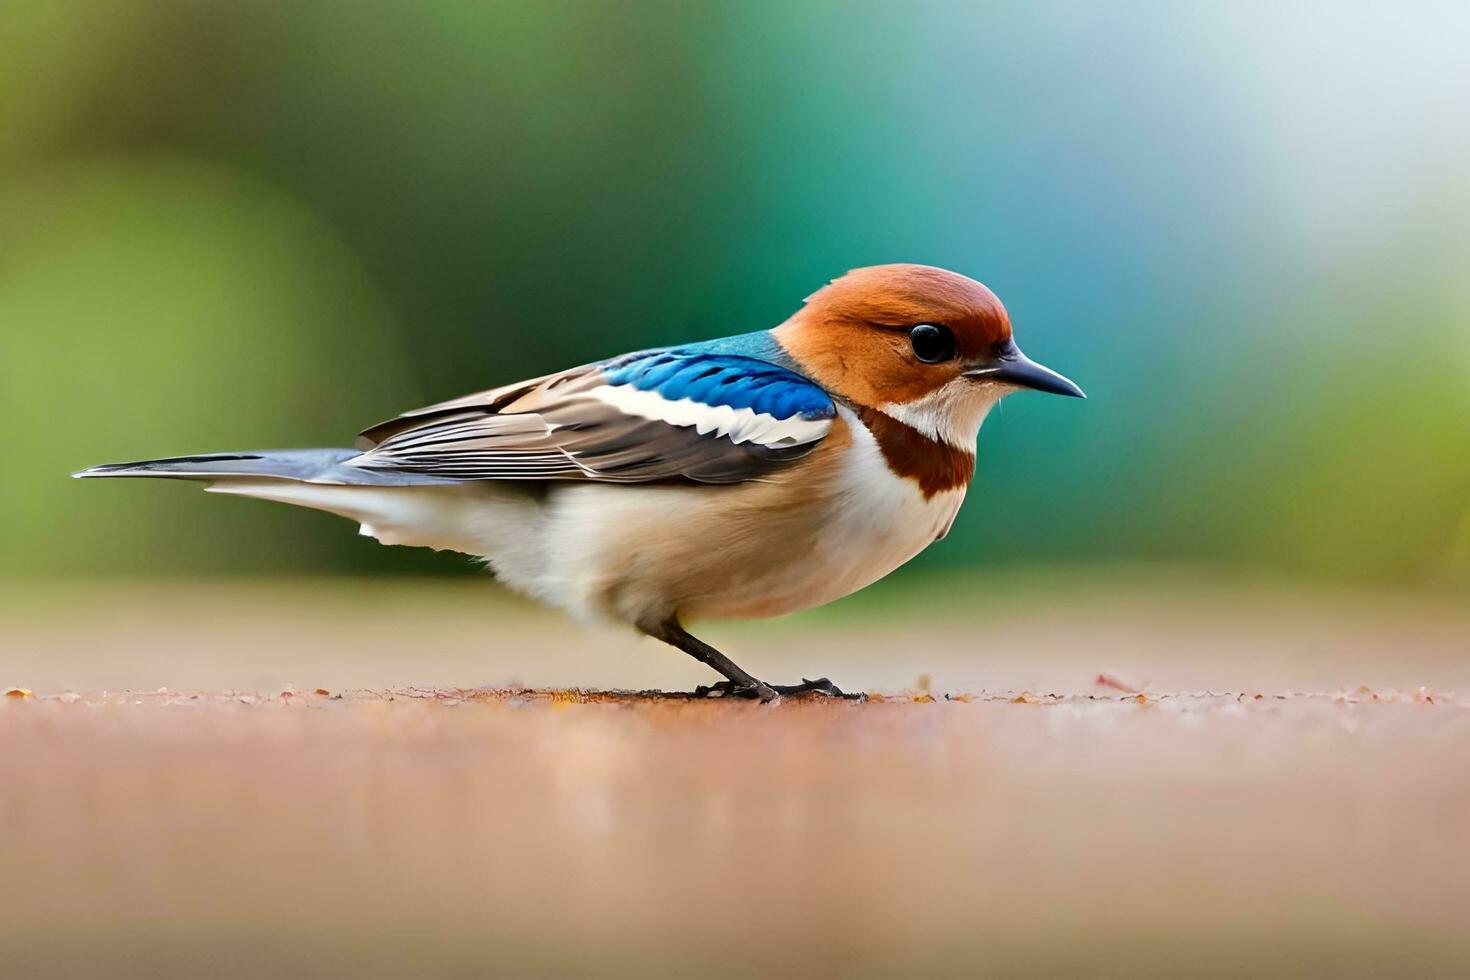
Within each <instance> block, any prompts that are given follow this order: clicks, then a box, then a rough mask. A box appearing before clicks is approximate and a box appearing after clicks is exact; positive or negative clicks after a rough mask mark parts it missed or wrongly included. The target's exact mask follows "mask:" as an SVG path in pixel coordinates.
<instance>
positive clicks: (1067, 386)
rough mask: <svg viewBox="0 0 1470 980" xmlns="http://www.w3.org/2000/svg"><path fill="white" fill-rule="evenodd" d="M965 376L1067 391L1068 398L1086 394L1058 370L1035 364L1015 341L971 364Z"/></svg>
mask: <svg viewBox="0 0 1470 980" xmlns="http://www.w3.org/2000/svg"><path fill="white" fill-rule="evenodd" d="M965 377H967V378H974V379H976V380H977V381H998V382H1000V383H1001V384H1008V385H1015V386H1016V387H1018V388H1030V389H1031V390H1033V391H1045V392H1050V393H1051V394H1053V395H1066V396H1067V397H1068V398H1086V397H1087V395H1085V394H1084V393H1083V391H1082V389H1081V388H1079V387H1077V386H1076V385H1075V384H1073V383H1072V382H1071V380H1069V379H1067V378H1064V377H1063V376H1062V375H1060V374H1057V373H1056V372H1055V371H1053V370H1052V369H1051V368H1049V367H1044V366H1042V365H1040V364H1037V363H1036V362H1035V361H1033V360H1031V358H1029V357H1027V356H1026V355H1025V354H1022V353H1021V351H1020V348H1018V347H1016V345H1014V344H1012V345H1010V346H1009V347H1007V348H1006V349H1005V350H1003V351H1000V352H999V353H997V354H996V355H995V356H994V357H991V358H989V359H988V360H986V361H985V362H983V363H981V364H976V365H975V366H974V367H972V368H970V369H969V370H968V371H966V372H965Z"/></svg>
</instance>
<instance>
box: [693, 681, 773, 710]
mask: <svg viewBox="0 0 1470 980" xmlns="http://www.w3.org/2000/svg"><path fill="white" fill-rule="evenodd" d="M694 696H695V697H697V698H744V699H746V700H748V701H759V702H760V703H761V704H766V703H767V702H770V701H774V700H776V698H777V697H779V695H778V694H777V693H776V690H775V689H774V688H772V687H771V685H769V684H765V683H762V682H761V681H755V682H754V683H747V682H743V681H742V682H739V683H737V682H735V681H720V682H719V683H717V684H701V685H699V686H698V687H696V688H695V689H694Z"/></svg>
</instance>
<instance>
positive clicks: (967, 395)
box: [75, 264, 1086, 701]
mask: <svg viewBox="0 0 1470 980" xmlns="http://www.w3.org/2000/svg"><path fill="white" fill-rule="evenodd" d="M1023 388H1029V389H1033V390H1036V391H1045V392H1051V393H1053V394H1058V395H1069V396H1072V397H1076V398H1083V397H1086V396H1085V395H1083V393H1082V389H1080V388H1078V387H1077V385H1075V384H1073V383H1072V382H1071V381H1069V380H1067V379H1066V378H1065V377H1063V376H1062V375H1060V374H1057V373H1056V372H1055V371H1052V370H1050V369H1049V368H1045V367H1042V366H1041V365H1040V364H1037V363H1036V362H1034V361H1032V360H1030V359H1029V358H1027V357H1026V356H1025V355H1024V354H1022V353H1021V351H1020V349H1019V348H1017V347H1016V344H1015V341H1014V339H1013V338H1012V336H1011V323H1010V318H1009V316H1008V315H1007V313H1006V310H1005V307H1004V306H1002V305H1001V302H1000V300H999V299H998V298H996V296H995V294H994V293H992V292H991V291H990V290H989V289H987V288H986V287H985V286H983V285H981V284H980V283H978V282H976V281H975V280H973V279H970V278H967V277H965V276H962V275H959V274H957V273H954V272H949V271H946V270H944V269H938V268H934V267H931V266H923V265H908V264H900V265H879V266H872V267H869V268H864V269H855V270H853V271H851V272H849V273H847V274H846V275H845V276H842V277H840V278H838V279H835V280H833V281H832V282H831V283H830V284H828V285H827V286H825V287H823V288H822V289H820V290H818V291H817V292H816V293H814V294H812V295H811V296H809V297H808V298H807V300H806V302H805V303H804V304H803V305H802V307H801V308H800V309H798V310H797V311H796V313H794V314H793V315H792V316H791V317H790V318H789V319H787V320H786V321H785V322H784V323H782V324H781V325H780V326H778V327H776V328H774V329H771V330H762V331H758V332H755V333H747V334H741V335H738V336H734V337H725V338H721V339H719V340H707V341H700V342H696V343H691V344H683V345H680V346H676V347H663V348H658V349H655V350H644V351H638V352H636V353H631V354H624V355H622V356H619V357H613V358H609V359H607V360H603V361H597V362H595V363H592V364H586V365H583V366H582V367H575V368H572V369H570V370H567V371H561V372H559V373H557V374H548V375H546V376H544V377H539V378H533V379H531V380H529V381H521V382H518V383H516V384H509V385H505V386H503V387H500V388H492V389H490V390H489V391H484V392H479V393H477V394H472V395H466V396H465V397H463V398H456V399H454V400H453V401H446V402H441V403H439V404H437V405H430V406H428V407H427V408H420V409H417V410H415V411H411V412H406V413H404V414H403V415H400V416H398V417H397V418H395V419H391V420H389V421H387V422H383V423H381V424H379V425H376V426H373V427H372V428H370V429H367V430H365V431H364V432H363V433H362V434H361V436H360V437H359V439H358V442H357V446H356V448H355V449H293V450H280V451H261V452H234V453H219V454H210V455H200V456H179V457H173V458H170V459H155V460H147V461H143V462H136V463H113V464H109V465H105V466H97V467H94V468H92V469H88V470H84V471H82V472H80V473H77V474H75V475H76V476H79V477H114V476H152V477H174V478H183V479H196V480H206V481H209V484H210V486H209V487H208V488H207V489H208V490H211V491H213V492H215V493H229V494H239V495H242V496H247V497H260V498H263V499H266V500H277V501H281V502H282V503H288V504H297V505H300V506H303V507H312V508H315V509H318V510H324V511H329V512H331V513H333V514H339V515H341V516H343V517H346V518H349V519H351V520H353V521H356V522H357V523H358V524H360V525H361V529H362V530H361V533H362V534H364V535H368V536H370V537H374V538H377V539H378V540H379V541H381V542H382V543H384V544H401V545H413V546H422V547H429V548H435V549H441V550H450V551H459V552H463V553H465V554H467V555H472V556H475V557H477V558H480V559H482V560H484V561H485V562H486V563H487V564H488V565H489V566H490V568H491V569H492V570H493V571H494V572H495V573H496V575H497V576H499V578H500V579H501V580H502V581H503V582H504V583H505V584H506V585H507V586H509V587H510V588H512V589H515V590H517V591H519V592H521V593H524V594H526V595H529V596H531V597H534V598H536V599H538V600H541V601H543V602H546V603H548V604H550V605H552V606H555V607H558V608H560V609H562V610H565V611H567V612H569V613H571V614H572V615H574V616H576V617H578V618H581V619H584V620H585V619H590V620H594V621H603V622H607V621H612V622H616V623H623V624H629V625H631V626H633V627H634V628H635V629H637V630H640V631H641V632H643V633H644V634H647V635H648V636H652V637H655V638H657V639H659V640H662V641H663V642H665V643H668V644H670V645H671V646H674V647H677V648H678V649H680V650H682V651H684V652H685V653H687V654H689V655H690V656H691V657H694V658H695V659H696V660H698V661H700V662H701V663H704V664H707V665H708V666H710V667H711V668H713V669H714V670H716V671H718V672H719V673H720V674H721V675H723V676H724V678H725V680H724V681H723V682H720V683H717V684H713V685H709V686H707V687H705V686H702V687H700V688H699V689H698V690H697V691H696V694H700V695H706V696H737V697H745V698H753V699H758V700H760V701H770V700H772V699H775V698H777V697H779V696H781V695H786V694H803V693H807V692H813V693H817V694H826V695H833V696H846V695H844V693H843V692H842V691H841V689H840V688H838V687H837V686H836V685H834V684H833V683H832V682H831V681H830V680H828V679H827V678H825V677H824V678H820V679H818V680H815V681H812V680H805V681H803V682H802V683H801V684H793V685H776V684H768V683H766V682H764V681H762V680H759V679H757V678H756V677H754V676H752V675H751V674H749V673H747V672H746V671H744V670H742V669H741V668H740V667H739V666H737V665H736V664H735V663H734V661H732V660H731V659H730V658H729V657H727V656H725V655H724V654H723V653H721V652H720V651H719V650H716V649H715V648H714V647H712V646H710V645H709V644H707V643H705V642H703V641H702V640H699V639H697V638H696V637H694V636H693V635H691V634H690V633H689V632H688V631H687V630H686V629H685V627H684V625H683V623H684V621H685V620H687V619H689V618H694V617H735V618H754V617H766V616H779V615H783V614H785V613H789V612H794V611H796V610H800V609H807V608H810V607H812V606H818V605H821V604H823V603H826V602H831V601H832V600H834V599H838V598H841V597H842V596H845V595H849V594H851V593H853V592H856V591H857V590H859V589H861V588H863V587H865V586H867V585H870V584H872V583H873V582H875V581H877V580H878V579H880V578H882V577H883V576H885V575H887V574H888V573H889V572H891V571H893V570H894V569H895V568H897V567H898V566H900V565H902V564H903V563H904V562H906V561H908V560H909V559H910V558H913V557H914V556H915V555H917V554H918V553H919V552H920V551H923V550H924V549H925V548H926V547H928V546H929V545H930V544H932V543H933V542H935V541H937V540H939V539H940V538H942V537H944V535H945V534H946V533H947V532H948V530H949V528H950V525H951V524H952V523H953V522H954V519H955V514H956V513H957V512H958V510H959V507H960V503H961V501H962V500H963V499H964V496H965V490H966V488H967V487H968V485H969V482H970V478H971V476H972V475H973V473H974V470H975V449H976V438H977V436H978V434H979V431H980V425H981V423H982V422H983V421H984V420H985V416H986V414H987V413H988V412H989V411H990V408H991V406H993V405H994V404H995V403H996V402H998V401H999V400H1000V399H1001V398H1002V397H1004V396H1005V395H1007V394H1010V393H1011V392H1013V391H1017V390H1019V389H1023Z"/></svg>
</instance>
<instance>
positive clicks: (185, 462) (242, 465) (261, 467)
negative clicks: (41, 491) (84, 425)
mask: <svg viewBox="0 0 1470 980" xmlns="http://www.w3.org/2000/svg"><path fill="white" fill-rule="evenodd" d="M357 455H359V453H358V451H357V450H356V449H266V450H261V451H259V452H239V453H208V454H205V455H201V456H171V457H168V458H166V459H145V460H140V461H139V462H136V463H105V464H103V465H101V466H93V467H92V468H90V469H85V470H82V471H81V472H79V473H73V474H72V476H75V477H78V478H80V479H90V478H93V477H104V476H155V477H164V478H167V479H176V480H219V479H225V478H229V477H242V476H249V477H257V478H265V479H274V480H291V481H295V482H298V483H325V484H336V485H341V486H371V487H400V486H425V485H436V484H452V483H457V482H459V481H457V480H446V479H444V478H442V477H434V476H426V475H424V474H421V473H406V472H402V471H392V470H370V469H364V468H362V467H360V466H348V465H346V461H347V460H349V459H352V458H353V457H355V456H357Z"/></svg>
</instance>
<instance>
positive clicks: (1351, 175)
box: [0, 0, 1470, 588]
mask: <svg viewBox="0 0 1470 980" xmlns="http://www.w3.org/2000/svg"><path fill="white" fill-rule="evenodd" d="M1467 29H1470V7H1466V6H1465V5H1463V4H1458V3H1452V4H1443V5H1436V4H1431V3H1420V4H1413V5H1390V4H1348V3H1319V4H1312V3H1301V4H1291V5H1281V4H1268V3H1260V4H1249V3H1237V4H1228V5H1227V4H1204V3H1189V4H1164V3H1111V4H1091V3H1076V4H1066V3H1061V4H1058V3H1050V4H1032V3H1014V4H974V3H954V4H947V3H917V4H906V3H905V4H900V3H866V4H865V3H843V4H838V3H824V2H796V3H792V2H782V3H756V2H744V3H698V4H690V3H675V2H667V3H664V2H647V0H640V2H635V3H611V2H607V3H592V2H568V3H550V4H549V3H539V2H525V3H506V2H499V3H494V4H488V3H483V2H422V3H415V4H404V3H396V2H366V0H354V2H350V3H349V2H324V0H313V2H303V3H296V4H289V5H287V4H275V3H266V2H254V0H236V2H231V3H199V2H186V0H96V2H56V0H9V2H7V3H6V4H5V5H4V7H3V9H0V406H3V409H0V418H3V419H4V423H5V443H4V451H3V454H0V472H3V474H4V480H3V481H0V506H3V511H4V513H5V515H6V518H5V520H4V521H3V522H0V574H4V575H9V576H12V577H14V576H33V575H34V576H55V575H74V574H92V573H115V574H137V575H145V574H152V573H166V574H180V573H183V574H204V573H238V572H247V571H249V572H261V571H292V572H300V571H331V572H344V571H361V572H374V573H389V574H398V573H405V572H444V573H453V572H468V571H470V570H471V569H472V566H471V565H470V563H468V562H467V561H465V560H463V559H460V558H457V557H454V556H449V555H433V554H429V553H424V552H418V551H409V550H406V549H383V548H380V547H378V546H376V545H375V544H373V543H371V542H368V541H365V540H363V539H360V538H359V537H357V535H356V534H355V533H354V530H355V529H354V528H352V527H351V526H350V525H348V524H347V523H345V522H342V521H340V520H337V519H335V518H330V517H327V516H325V515H321V514H315V513H309V512H300V511H293V510H291V509H289V508H283V507H276V506H274V505H267V504H257V503H254V502H249V503H241V502H237V501H227V500H220V499H218V498H208V497H206V496H204V495H202V494H200V493H198V491H197V488H194V487H190V486H179V485H171V484H167V485H166V484H158V483H151V482H142V481H138V482H128V481H119V482H117V483H86V484H83V483H76V482H73V481H68V480H67V479H66V474H67V473H68V472H69V471H71V470H74V469H77V468H80V467H82V466H85V465H90V464H94V463H99V462H104V461H112V460H125V459H133V458H141V457H149V456H160V455H170V454H177V453H185V452H200V451H218V450H232V449H244V448H264V447H276V446H293V445H339V444H349V443H350V442H351V439H352V436H353V435H354V434H355V433H356V431H357V430H358V429H360V428H362V427H364V426H366V425H369V424H371V423H373V422H376V421H378V420H380V419H382V418H385V417H387V416H390V415H393V414H395V413H397V412H398V411H400V410H402V409H405V408H408V407H412V406H415V405H418V404H423V403H427V402H430V401H436V400H440V399H443V398H448V397H452V396H455V395H458V394H461V393H464V392H467V391H471V390H474V389H478V388H484V387H489V386H491V385H494V384H498V383H502V382H506V381H510V380H514V379H517V378H520V377H523V376H528V375H533V374H538V373H542V372H545V371H549V370H553V369H557V368H561V367H566V366H569V365H571V364H574V363H578V362H582V361H586V360H592V359H595V358H598V357H602V356H606V355H609V354H613V353H617V352H620V351H623V350H626V349H631V348H636V347H640V346H647V345H653V344H660V343H668V342H673V341H676V340H684V339H696V338H701V337H710V336H718V335H722V334H728V333H735V332H740V331H746V330H751V329H757V328H762V327H767V326H771V325H774V324H776V323H777V322H779V321H780V320H782V319H784V318H785V317H786V316H787V315H788V314H789V313H790V312H791V311H792V310H793V309H795V308H796V306H797V305H798V304H799V302H800V300H801V298H802V297H804V296H806V295H807V294H809V293H810V292H812V291H813V290H814V289H815V288H816V287H817V286H819V285H821V284H822V283H824V282H826V281H827V280H829V279H831V278H832V277H834V276H836V275H839V274H841V273H842V272H843V271H844V270H846V269H848V268H851V267H854V266H860V265H870V264H874V263H879V262H893V261H915V262H926V263H932V264H936V265H942V266H946V267H949V268H953V269H956V270H958V271H961V272H964V273H966V274H969V275H972V276H974V277H976V278H978V279H981V280H982V281H984V282H986V283H987V284H988V285H990V286H991V287H992V288H994V289H995V290H996V291H997V292H998V293H999V294H1000V296H1001V297H1002V299H1003V300H1004V301H1005V302H1006V304H1007V305H1008V307H1009V309H1010V311H1011V313H1012V316H1013V318H1014V321H1015V324H1016V329H1017V333H1018V336H1019V337H1020V339H1021V342H1022V344H1023V346H1024V347H1025V348H1026V350H1027V351H1028V352H1029V353H1031V354H1032V355H1033V356H1035V357H1036V358H1038V359H1039V360H1042V361H1043V362H1045V363H1047V364H1050V365H1052V366H1053V367H1055V368H1057V369H1058V370H1061V371H1063V372H1065V373H1066V374H1068V375H1070V376H1072V377H1074V378H1076V379H1077V380H1078V381H1079V382H1080V383H1081V384H1082V385H1083V386H1084V387H1085V388H1086V389H1087V391H1088V393H1089V395H1090V396H1091V398H1090V400H1089V401H1087V402H1085V403H1077V402H1071V401H1065V400H1061V399H1048V398H1045V397H1041V396H1037V395H1019V396H1017V397H1015V398H1013V399H1011V400H1009V401H1008V402H1007V403H1006V405H1005V406H1004V410H1003V411H1002V412H1000V413H998V414H996V415H994V416H992V418H991V420H990V421H989V422H988V423H987V425H986V427H985V431H984V433H983V434H982V438H981V452H980V475H979V479H978V483H977V485H976V487H975V489H974V490H973V491H972V493H971V497H970V501H969V503H968V505H967V507H966V508H965V510H964V511H963V512H962V513H961V516H960V519H959V522H958V523H957V525H956V527H955V529H954V532H953V534H952V535H951V537H950V538H949V539H948V540H947V541H945V542H944V543H943V545H941V546H939V547H937V548H934V549H931V551H930V552H929V553H928V554H926V555H924V556H922V557H921V558H920V559H919V561H920V563H922V564H925V565H928V566H930V567H931V568H932V567H936V566H961V565H964V566H977V567H982V566H983V567H988V568H992V569H993V568H999V567H1004V566H1006V565H1010V564H1018V563H1027V564H1036V563H1041V564H1051V563H1085V564H1098V565H1110V564H1113V563H1120V562H1137V561H1154V560H1168V561H1186V562H1194V563H1203V564H1209V565H1218V566H1221V567H1231V568H1236V569H1242V570H1255V571H1259V570H1266V571H1269V572H1272V573H1277V572H1279V573H1286V574H1288V575H1292V576H1300V577H1305V578H1320V579H1335V580H1353V581H1366V582H1375V583H1389V584H1398V585H1405V586H1412V587H1428V588H1444V587H1450V588H1464V587H1466V585H1467V584H1470V451H1467V447H1470V275H1467V274H1466V270H1467V268H1470V59H1467V58H1466V57H1465V50H1466V39H1467Z"/></svg>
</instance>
